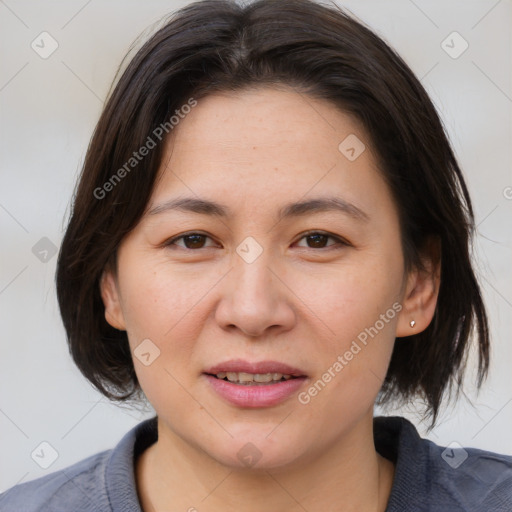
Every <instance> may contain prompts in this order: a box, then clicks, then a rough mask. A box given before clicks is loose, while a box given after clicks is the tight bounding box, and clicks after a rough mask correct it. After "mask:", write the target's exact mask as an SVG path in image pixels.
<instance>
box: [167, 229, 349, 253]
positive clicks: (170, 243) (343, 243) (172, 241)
mask: <svg viewBox="0 0 512 512" xmlns="http://www.w3.org/2000/svg"><path fill="white" fill-rule="evenodd" d="M193 235H199V236H202V237H205V238H210V239H211V237H210V236H208V235H206V234H204V233H200V232H197V231H190V232H188V233H183V234H182V235H179V236H176V237H174V238H170V239H169V240H166V241H165V242H164V243H163V244H162V245H161V246H162V247H170V246H173V245H176V244H175V242H176V241H177V240H181V239H182V238H186V237H188V236H193ZM312 235H323V236H326V237H327V238H328V239H329V238H332V239H333V240H336V242H337V244H332V245H329V246H327V247H320V248H318V249H316V250H323V251H327V250H331V249H340V248H341V247H340V246H346V247H348V246H349V245H350V244H349V243H348V242H347V241H345V240H343V239H342V238H340V237H338V236H335V235H332V234H331V233H327V232H325V231H307V232H306V233H303V234H302V236H301V237H300V238H299V239H298V241H301V240H302V239H304V238H307V237H308V236H312ZM176 247H179V248H180V249H184V250H185V251H199V250H201V249H209V247H200V248H199V249H190V248H188V247H182V246H180V245H176ZM302 249H313V250H315V248H314V247H302Z"/></svg>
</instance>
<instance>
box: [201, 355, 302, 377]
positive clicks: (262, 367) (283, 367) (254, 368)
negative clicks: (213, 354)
mask: <svg viewBox="0 0 512 512" xmlns="http://www.w3.org/2000/svg"><path fill="white" fill-rule="evenodd" d="M222 372H226V373H227V372H232V373H242V372H243V373H251V374H263V373H281V374H282V375H290V376H292V377H307V375H306V373H305V372H304V371H302V370H300V369H299V368H294V367H293V366H290V365H288V364H285V363H280V362H279V361H260V362H250V361H245V360H243V359H231V360H229V361H224V362H223V363H219V364H216V365H214V366H211V367H210V368H207V369H206V370H205V371H204V373H206V374H209V375H217V374H218V373H222Z"/></svg>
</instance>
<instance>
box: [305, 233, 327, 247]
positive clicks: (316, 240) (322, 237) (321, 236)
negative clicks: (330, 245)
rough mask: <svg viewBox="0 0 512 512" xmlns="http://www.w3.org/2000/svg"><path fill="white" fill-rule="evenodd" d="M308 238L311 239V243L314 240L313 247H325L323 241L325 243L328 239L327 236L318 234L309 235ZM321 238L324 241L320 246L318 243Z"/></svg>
mask: <svg viewBox="0 0 512 512" xmlns="http://www.w3.org/2000/svg"><path fill="white" fill-rule="evenodd" d="M308 238H309V239H310V241H311V239H313V247H324V244H322V241H323V242H325V241H326V239H327V238H328V237H327V235H322V234H317V235H308ZM319 238H320V239H322V241H320V244H318V243H317V242H318V241H319Z"/></svg>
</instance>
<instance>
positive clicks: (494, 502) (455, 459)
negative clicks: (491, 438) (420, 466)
mask: <svg viewBox="0 0 512 512" xmlns="http://www.w3.org/2000/svg"><path fill="white" fill-rule="evenodd" d="M423 442H424V444H425V446H426V447H427V448H428V453H429V457H428V460H429V473H430V478H431V481H432V491H433V492H434V493H435V494H436V495H437V496H438V497H439V498H438V499H439V500H440V501H448V502H450V500H451V501H452V502H454V503H457V504H460V505H459V506H460V510H464V511H466V510H467V511H477V510H478V511H480V510H485V511H486V512H491V511H492V512H501V511H503V512H510V511H512V456H508V455H503V454H499V453H494V452H491V451H486V450H480V449H477V448H467V447H466V448H464V447H462V446H460V445H459V444H458V443H456V442H453V443H450V444H449V445H448V446H438V445H437V444H435V443H433V442H431V441H427V440H423Z"/></svg>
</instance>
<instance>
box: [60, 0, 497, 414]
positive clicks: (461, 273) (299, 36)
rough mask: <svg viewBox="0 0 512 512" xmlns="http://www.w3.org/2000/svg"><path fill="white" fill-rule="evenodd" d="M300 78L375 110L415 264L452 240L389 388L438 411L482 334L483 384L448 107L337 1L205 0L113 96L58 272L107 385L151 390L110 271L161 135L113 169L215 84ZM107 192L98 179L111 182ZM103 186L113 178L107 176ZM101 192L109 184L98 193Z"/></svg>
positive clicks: (72, 315)
mask: <svg viewBox="0 0 512 512" xmlns="http://www.w3.org/2000/svg"><path fill="white" fill-rule="evenodd" d="M281 84H284V85H288V86H292V87H294V88H296V90H299V91H301V92H303V93H306V94H309V95H310V96H311V97H314V98H318V99H324V100H327V101H329V102H331V103H332V104H333V105H336V106H337V107H339V108H340V109H342V110H343V111H344V112H346V113H348V114H351V115H353V116H354V117H355V118H357V119H358V120H359V121H361V122H362V123H363V126H364V128H365V129H366V131H367V134H368V135H369V137H370V141H371V143H372V147H373V148H375V151H376V154H377V155H378V163H379V168H380V171H381V172H382V175H383V176H384V178H385V180H386V182H387V184H388V185H389V189H390V191H391V193H392V195H393V198H394V200H395V203H396V205H397V208H398V211H399V218H400V229H401V239H402V248H401V249H402V251H403V255H404V261H405V267H406V270H408V269H411V268H414V267H417V268H422V261H421V255H422V251H423V250H424V249H425V247H426V246H427V244H428V242H429V240H432V239H433V238H434V239H436V240H438V241H439V242H440V244H441V258H440V260H441V284H440V289H439V296H438V301H437V306H436V310H435V314H434V317H433V320H432V322H431V323H430V325H429V326H428V327H427V328H426V329H425V330H424V331H423V332H420V333H418V334H415V335H413V336H410V337H407V339H400V338H397V339H396V341H395V346H394V350H393V354H392V358H391V363H390V366H389V369H388V372H387V375H386V377H385V381H384V384H383V387H382V390H381V393H380V395H379V402H380V403H386V402H388V401H391V400H398V399H403V400H408V399H411V398H413V397H416V396H419V397H421V398H422V399H423V400H424V401H425V403H426V405H427V413H428V414H431V415H432V416H433V420H432V424H433V423H434V422H435V419H436V417H437V414H438V409H439V406H440V404H441V401H442V398H443V396H444V393H445V391H449V395H451V391H452V390H453V389H455V390H456V391H457V394H458V392H459V390H460V387H461V383H462V377H463V374H464V370H465V366H466V360H467V355H468V352H469V349H470V346H471V340H472V339H473V335H474V341H475V345H476V348H477V351H478V386H480V385H481V383H482V381H483V378H484V377H485V376H486V374H487V371H488V367H489V333H488V323H487V316H486V311H485V307H484V304H483V301H482V297H481V293H480V289H479V285H478V282H477V280H476V277H475V274H474V271H473V268H472V263H471V255H470V250H471V245H470V244H471V242H472V237H473V235H474V230H475V225H474V217H473V209H472V205H471V200H470V197H469V194H468V190H467V187H466V184H465V182H464V178H463V175H462V172H461V169H460V168H459V165H458V163H457V161H456V158H455V156H454V153H453V151H452V148H451V146H450V143H449V141H448V139H447V136H446V134H445V132H444V129H443V126H442V123H441V121H440V119H439V116H438V114H437V112H436V110H435V108H434V106H433V104H432V102H431V100H430V99H429V97H428V95H427V93H426V91H425V90H424V88H423V87H422V85H421V84H420V82H419V81H418V79H417V78H416V77H415V76H414V74H413V72H412V71H411V70H410V68H409V67H408V66H407V64H406V63H405V62H404V61H403V60H402V59H401V58H400V57H399V56H398V55H397V54H396V53H395V51H394V50H392V49H391V48H390V47H389V46H388V45H387V44H386V43H385V42H384V41H383V39H382V38H380V37H378V36H377V35H376V34H375V33H374V32H373V31H371V30H370V29H369V28H367V27H366V26H364V25H363V24H362V23H361V22H359V21H356V20H355V19H354V18H353V17H351V16H349V15H347V14H346V13H345V12H343V11H342V10H341V9H340V8H339V7H337V6H327V5H321V4H320V3H317V2H313V1H310V0H288V1H286V2H281V1H272V0H259V1H256V2H253V3H249V4H248V5H246V6H241V5H238V4H236V3H235V2H232V1H226V0H205V1H200V2H195V3H192V4H189V5H187V6H186V7H184V8H183V9H181V10H179V11H177V12H176V13H174V14H173V15H172V16H171V17H170V19H169V20H167V21H166V23H165V24H164V26H163V27H162V28H160V29H159V30H158V31H157V32H156V33H155V34H154V35H153V36H152V37H151V38H150V39H149V40H148V41H147V42H146V43H145V44H144V45H143V46H142V47H141V49H140V50H139V51H138V52H137V53H136V55H135V56H134V58H133V59H132V60H131V61H130V63H129V64H128V66H127V67H126V69H125V70H124V72H123V73H122V75H121V77H120V79H119V81H118V82H117V84H116V85H115V87H114V89H113V90H112V91H111V94H110V96H109V98H108V100H107V101H106V104H105V106H104V109H103V112H102V114H101V117H100V119H99V121H98V124H97V126H96V129H95V131H94V134H93V137H92V139H91V142H90V145H89V148H88V151H87V155H86V158H85V162H84V165H83V169H82V173H81V176H80V180H79V183H78V187H77V189H76V191H75V195H74V202H73V205H72V211H71V216H70V220H69V224H68V227H67V230H66V233H65V236H64V239H63V242H62V245H61V248H60V253H59V258H58V264H57V274H56V284H57V295H58V301H59V306H60V311H61V315H62V319H63V322H64V326H65V329H66V333H67V339H68V343H69V347H70V352H71V355H72V357H73V359H74V361H75V363H76V364H77V366H78V368H79V369H80V371H81V372H82V373H83V375H84V376H85V377H86V378H87V379H89V381H90V382H91V383H92V384H93V385H94V386H95V387H96V388H97V389H98V390H99V391H100V392H101V393H103V394H104V395H105V396H107V397H109V398H110V399H114V400H128V399H132V398H135V397H140V396H142V395H141V393H140V391H141V390H140V386H139V383H138V380H137V376H136V374H135V371H134V365H133V361H132V356H131V353H130V348H129V344H128V339H127V334H126V332H125V331H119V330H116V329H114V328H113V327H111V326H110V325H109V324H108V323H107V322H106V320H105V317H104V314H105V310H104V305H103V302H102V299H101V296H100V291H99V280H100V277H101V274H102V271H103V270H104V269H105V268H106V266H107V265H109V264H110V265H111V266H112V268H115V263H116V251H117V248H118V246H119V244H120V242H121V240H122V239H123V237H124V236H125V235H126V234H127V233H129V232H130V230H131V229H133V228H134V227H135V226H136V224H137V223H138V221H139V220H140V218H141V216H142V215H143V213H144V211H145V209H146V207H147V204H148V201H149V198H150V196H151V192H152V190H153V187H154V184H155V180H156V178H157V171H158V169H159V166H160V164H161V158H162V147H163V145H164V144H163V141H165V138H164V139H162V143H158V144H156V147H154V148H153V149H151V151H149V153H148V154H147V156H145V157H144V159H142V160H141V161H140V162H137V165H136V167H135V168H134V169H133V170H131V172H129V174H127V175H125V174H126V173H123V179H121V180H118V181H115V182H112V176H113V174H114V173H115V172H116V170H118V169H121V168H123V166H125V169H126V162H128V161H129V160H130V158H132V157H133V152H134V151H137V150H138V149H139V148H141V147H142V146H143V145H144V144H145V143H146V141H147V140H148V137H149V136H151V134H152V133H153V134H154V132H155V129H157V128H158V127H159V126H161V125H162V124H163V123H166V122H168V120H169V118H170V117H171V116H172V115H173V113H174V112H175V111H176V110H179V109H180V107H181V106H182V105H184V104H186V103H187V102H188V101H190V98H194V99H195V100H196V101H197V100H200V99H201V98H203V97H205V96H206V95H208V94H210V93H212V92H214V91H235V90H241V89H243V88H246V87H253V86H258V85H267V86H268V85H270V86H278V85H281ZM109 180H110V183H111V185H112V186H108V187H107V188H108V193H107V192H106V193H105V194H103V192H102V193H101V194H100V193H98V189H102V190H104V191H105V190H106V189H105V187H104V185H105V183H107V182H109ZM102 187H103V188H102ZM99 195H101V196H102V197H101V198H98V196H99Z"/></svg>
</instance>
